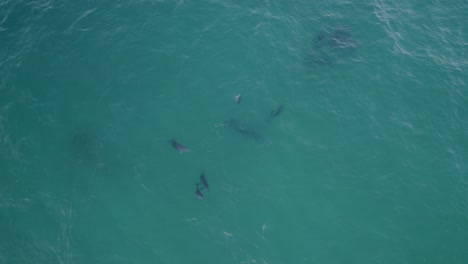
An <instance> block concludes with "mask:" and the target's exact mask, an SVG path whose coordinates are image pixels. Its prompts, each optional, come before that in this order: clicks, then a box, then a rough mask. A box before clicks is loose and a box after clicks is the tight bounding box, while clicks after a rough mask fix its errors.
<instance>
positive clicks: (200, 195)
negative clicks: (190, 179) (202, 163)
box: [195, 183, 205, 200]
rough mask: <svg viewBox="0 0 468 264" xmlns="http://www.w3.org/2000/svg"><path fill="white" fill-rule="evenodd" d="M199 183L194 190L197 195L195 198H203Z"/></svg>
mask: <svg viewBox="0 0 468 264" xmlns="http://www.w3.org/2000/svg"><path fill="white" fill-rule="evenodd" d="M198 185H199V183H198V184H197V190H196V191H195V195H196V196H197V199H199V200H203V199H205V198H204V197H203V193H202V192H201V191H200V188H199V187H198Z"/></svg>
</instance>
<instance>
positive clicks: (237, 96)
mask: <svg viewBox="0 0 468 264" xmlns="http://www.w3.org/2000/svg"><path fill="white" fill-rule="evenodd" d="M241 100H242V97H241V94H238V95H236V96H234V101H236V103H238V104H239V103H240V102H241Z"/></svg>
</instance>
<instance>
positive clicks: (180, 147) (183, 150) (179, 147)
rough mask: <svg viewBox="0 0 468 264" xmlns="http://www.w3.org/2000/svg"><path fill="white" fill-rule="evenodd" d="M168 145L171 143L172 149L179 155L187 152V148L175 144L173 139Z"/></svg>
mask: <svg viewBox="0 0 468 264" xmlns="http://www.w3.org/2000/svg"><path fill="white" fill-rule="evenodd" d="M170 143H171V145H172V147H173V148H175V149H177V150H178V151H179V152H180V153H184V152H187V151H189V149H188V148H186V147H184V146H183V145H181V144H179V143H177V141H175V140H174V139H172V140H171V142H170Z"/></svg>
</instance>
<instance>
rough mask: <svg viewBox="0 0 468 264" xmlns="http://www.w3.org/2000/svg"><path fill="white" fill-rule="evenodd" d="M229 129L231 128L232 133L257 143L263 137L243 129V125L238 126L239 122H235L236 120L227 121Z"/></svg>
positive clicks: (250, 130)
mask: <svg viewBox="0 0 468 264" xmlns="http://www.w3.org/2000/svg"><path fill="white" fill-rule="evenodd" d="M229 127H230V128H232V129H233V130H234V131H236V132H238V133H240V134H242V135H244V136H246V137H248V138H252V139H255V140H257V141H258V140H261V139H262V138H263V136H262V135H261V134H259V133H258V132H257V131H255V130H253V129H251V128H248V127H245V126H244V125H242V124H240V123H239V121H237V120H236V119H231V120H229Z"/></svg>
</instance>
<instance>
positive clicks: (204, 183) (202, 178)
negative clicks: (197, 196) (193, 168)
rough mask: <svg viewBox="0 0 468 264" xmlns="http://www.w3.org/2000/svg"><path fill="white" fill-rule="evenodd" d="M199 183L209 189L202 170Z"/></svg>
mask: <svg viewBox="0 0 468 264" xmlns="http://www.w3.org/2000/svg"><path fill="white" fill-rule="evenodd" d="M200 183H201V185H202V188H203V189H206V190H207V191H209V190H208V182H207V181H206V178H205V174H204V173H203V171H202V173H201V175H200Z"/></svg>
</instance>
